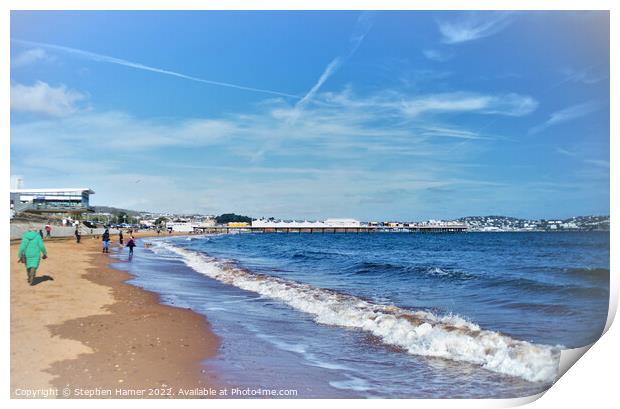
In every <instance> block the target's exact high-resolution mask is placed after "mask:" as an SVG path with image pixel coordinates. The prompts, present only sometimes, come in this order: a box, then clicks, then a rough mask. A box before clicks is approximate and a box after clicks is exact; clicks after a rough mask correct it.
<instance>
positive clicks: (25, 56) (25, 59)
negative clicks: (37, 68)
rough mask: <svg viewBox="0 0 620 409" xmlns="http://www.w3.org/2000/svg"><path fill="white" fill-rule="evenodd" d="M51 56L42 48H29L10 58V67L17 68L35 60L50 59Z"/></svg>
mask: <svg viewBox="0 0 620 409" xmlns="http://www.w3.org/2000/svg"><path fill="white" fill-rule="evenodd" d="M51 59H52V57H51V56H50V55H48V54H47V53H46V52H45V50H44V49H42V48H31V49H28V50H25V51H22V52H21V53H19V54H17V55H16V56H15V58H13V59H11V67H13V68H19V67H24V66H26V65H30V64H34V63H35V62H37V61H46V60H51Z"/></svg>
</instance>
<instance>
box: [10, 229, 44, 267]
mask: <svg viewBox="0 0 620 409" xmlns="http://www.w3.org/2000/svg"><path fill="white" fill-rule="evenodd" d="M41 253H43V254H45V255H46V256H47V250H45V245H44V244H43V239H42V238H41V235H40V234H39V233H37V232H36V231H33V230H29V231H27V232H26V233H24V235H23V236H22V244H21V245H20V246H19V251H18V252H17V258H21V256H22V254H23V255H24V257H26V268H32V267H34V268H38V267H39V262H40V260H41V258H40V257H41Z"/></svg>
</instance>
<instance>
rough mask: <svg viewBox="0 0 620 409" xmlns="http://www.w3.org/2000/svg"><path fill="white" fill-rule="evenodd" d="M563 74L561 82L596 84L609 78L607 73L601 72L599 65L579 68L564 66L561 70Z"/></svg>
mask: <svg viewBox="0 0 620 409" xmlns="http://www.w3.org/2000/svg"><path fill="white" fill-rule="evenodd" d="M561 74H562V75H563V76H564V81H563V82H577V83H582V84H586V85H592V84H597V83H599V82H601V81H604V80H606V79H607V78H609V74H607V73H605V72H603V71H602V70H601V69H600V67H599V66H596V65H595V66H589V67H585V68H581V69H574V68H566V69H564V70H562V71H561Z"/></svg>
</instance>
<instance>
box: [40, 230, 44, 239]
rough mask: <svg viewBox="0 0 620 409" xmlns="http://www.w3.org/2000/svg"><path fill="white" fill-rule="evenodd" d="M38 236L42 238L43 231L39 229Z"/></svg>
mask: <svg viewBox="0 0 620 409" xmlns="http://www.w3.org/2000/svg"><path fill="white" fill-rule="evenodd" d="M39 234H40V235H41V238H43V230H41V229H39Z"/></svg>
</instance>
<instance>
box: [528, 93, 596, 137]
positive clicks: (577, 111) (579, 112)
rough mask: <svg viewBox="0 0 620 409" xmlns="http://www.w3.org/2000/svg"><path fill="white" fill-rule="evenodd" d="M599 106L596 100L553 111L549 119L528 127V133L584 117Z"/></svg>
mask: <svg viewBox="0 0 620 409" xmlns="http://www.w3.org/2000/svg"><path fill="white" fill-rule="evenodd" d="M599 108H600V103H598V102H596V101H588V102H584V103H582V104H577V105H572V106H569V107H567V108H564V109H561V110H559V111H555V112H553V113H552V114H551V115H550V116H549V119H547V120H546V121H545V122H543V123H542V124H540V125H537V126H535V127H533V128H531V129H530V131H529V133H530V134H535V133H539V132H541V131H544V130H545V129H547V128H549V127H550V126H554V125H558V124H561V123H564V122H569V121H573V120H575V119H578V118H581V117H584V116H586V115H589V114H591V113H592V112H595V111H596V110H598V109H599Z"/></svg>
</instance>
